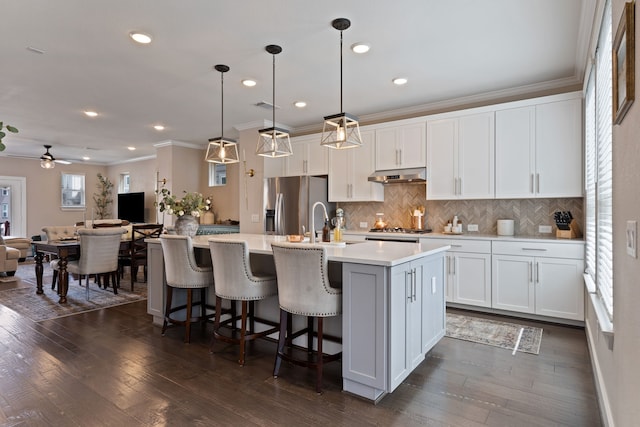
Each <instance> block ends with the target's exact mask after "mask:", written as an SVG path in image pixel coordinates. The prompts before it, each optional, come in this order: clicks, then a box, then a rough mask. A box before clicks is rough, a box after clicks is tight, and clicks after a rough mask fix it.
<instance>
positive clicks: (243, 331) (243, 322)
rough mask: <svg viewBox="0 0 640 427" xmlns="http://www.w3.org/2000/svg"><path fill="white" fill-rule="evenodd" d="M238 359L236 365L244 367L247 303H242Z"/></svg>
mask: <svg viewBox="0 0 640 427" xmlns="http://www.w3.org/2000/svg"><path fill="white" fill-rule="evenodd" d="M240 328H241V329H240V358H239V360H238V363H239V364H240V366H244V347H245V342H246V341H245V337H246V335H247V301H242V319H241V321H240Z"/></svg>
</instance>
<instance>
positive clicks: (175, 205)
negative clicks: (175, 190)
mask: <svg viewBox="0 0 640 427" xmlns="http://www.w3.org/2000/svg"><path fill="white" fill-rule="evenodd" d="M157 193H158V194H159V195H160V201H159V202H156V206H158V207H159V208H160V212H165V211H166V212H167V213H168V214H169V215H176V216H182V215H192V216H194V217H199V216H200V212H202V211H208V210H209V209H211V199H210V198H206V199H205V198H204V197H203V196H202V193H195V192H194V193H187V192H186V191H183V193H184V196H182V199H178V198H176V196H174V195H173V194H171V191H169V190H168V189H166V188H163V189H162V190H160V191H158V192H157Z"/></svg>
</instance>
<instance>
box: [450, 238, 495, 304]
mask: <svg viewBox="0 0 640 427" xmlns="http://www.w3.org/2000/svg"><path fill="white" fill-rule="evenodd" d="M443 243H445V244H449V245H450V246H451V249H449V251H448V252H447V254H446V255H445V259H446V266H445V271H446V277H447V284H446V286H447V288H446V289H447V302H454V303H458V304H466V305H474V306H478V307H491V241H490V240H470V239H452V240H444V241H443Z"/></svg>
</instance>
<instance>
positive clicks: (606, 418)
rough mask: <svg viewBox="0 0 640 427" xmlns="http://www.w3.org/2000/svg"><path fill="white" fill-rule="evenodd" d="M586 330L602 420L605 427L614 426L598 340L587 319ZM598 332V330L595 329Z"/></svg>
mask: <svg viewBox="0 0 640 427" xmlns="http://www.w3.org/2000/svg"><path fill="white" fill-rule="evenodd" d="M585 330H586V331H587V345H588V347H589V354H590V356H591V367H592V369H593V376H594V380H595V381H594V382H595V385H596V393H597V395H598V404H599V406H600V420H601V421H602V424H603V425H604V426H605V427H614V426H615V423H614V421H613V416H612V411H611V404H610V401H609V395H608V394H607V388H606V387H605V382H604V379H603V377H602V371H601V370H600V362H599V361H598V353H597V352H596V350H595V346H594V343H595V342H596V341H597V340H596V339H594V336H593V331H592V330H591V325H590V323H589V322H588V321H587V322H585ZM595 332H596V333H598V331H595Z"/></svg>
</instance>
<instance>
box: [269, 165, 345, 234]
mask: <svg viewBox="0 0 640 427" xmlns="http://www.w3.org/2000/svg"><path fill="white" fill-rule="evenodd" d="M327 191H328V190H327V178H326V177H316V176H287V177H278V178H265V180H264V198H263V200H264V215H265V217H264V224H265V233H266V234H277V235H286V234H301V233H302V226H304V228H305V230H306V231H311V230H309V224H310V223H311V208H312V206H313V204H314V203H315V202H322V203H324V205H325V206H326V207H327V213H328V215H329V218H331V217H333V215H334V214H335V203H328V201H327ZM314 219H315V227H314V229H315V230H317V231H320V230H322V226H323V225H324V211H323V210H322V207H320V206H317V207H316V212H315V218H314Z"/></svg>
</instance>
